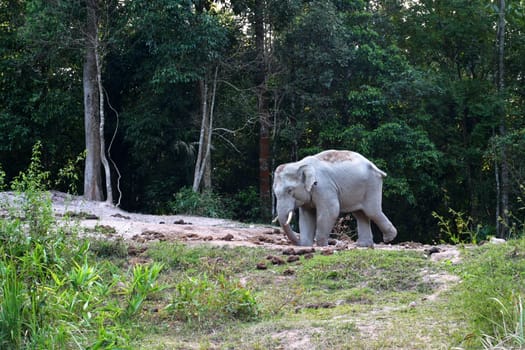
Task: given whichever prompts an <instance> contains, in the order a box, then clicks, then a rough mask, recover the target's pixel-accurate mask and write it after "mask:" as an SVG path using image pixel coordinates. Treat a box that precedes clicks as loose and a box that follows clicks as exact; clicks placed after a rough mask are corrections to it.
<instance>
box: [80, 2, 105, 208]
mask: <svg viewBox="0 0 525 350" xmlns="http://www.w3.org/2000/svg"><path fill="white" fill-rule="evenodd" d="M87 3H88V6H87V8H88V14H87V23H86V36H87V40H86V47H85V50H86V51H85V57H84V68H83V77H82V79H83V88H84V127H85V133H86V134H85V140H86V162H85V167H84V197H85V198H86V199H88V200H95V201H101V200H102V177H101V159H100V152H101V149H100V108H99V106H100V94H99V90H98V83H97V80H98V79H97V62H96V60H97V57H96V50H95V47H94V46H93V45H92V38H95V37H96V35H97V24H96V13H95V7H94V6H95V5H96V4H95V3H94V0H90V1H88V2H87Z"/></svg>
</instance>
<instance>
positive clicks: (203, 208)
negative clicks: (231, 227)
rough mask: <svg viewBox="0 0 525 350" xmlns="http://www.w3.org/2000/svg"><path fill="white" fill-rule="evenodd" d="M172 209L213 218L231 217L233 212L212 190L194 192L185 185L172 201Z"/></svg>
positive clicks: (175, 211)
mask: <svg viewBox="0 0 525 350" xmlns="http://www.w3.org/2000/svg"><path fill="white" fill-rule="evenodd" d="M169 206H170V208H171V210H172V211H173V212H174V213H176V214H186V215H198V216H206V217H212V218H230V217H231V213H230V211H229V210H228V206H227V205H225V204H224V202H223V199H222V198H221V197H220V196H219V195H218V194H216V193H214V192H212V191H208V190H206V191H203V192H202V193H198V192H194V191H193V190H192V189H191V188H189V187H183V188H182V189H181V190H180V191H179V192H177V193H176V194H175V199H174V200H173V201H172V202H171V203H170V205H169Z"/></svg>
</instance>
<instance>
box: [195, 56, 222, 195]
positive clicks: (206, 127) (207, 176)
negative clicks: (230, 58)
mask: <svg viewBox="0 0 525 350" xmlns="http://www.w3.org/2000/svg"><path fill="white" fill-rule="evenodd" d="M218 72H219V66H218V65H217V66H216V67H215V70H214V74H213V78H212V82H211V84H212V86H211V92H210V91H209V79H208V77H206V78H204V79H203V80H201V81H200V83H199V84H200V90H201V101H202V102H201V131H200V136H199V150H198V152H197V160H196V162H195V172H194V175H193V187H192V189H193V191H194V192H198V191H199V188H200V186H201V183H202V182H203V178H204V187H205V188H207V189H209V188H211V139H212V133H213V117H214V111H215V96H216V92H217V77H218Z"/></svg>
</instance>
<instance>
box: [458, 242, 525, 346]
mask: <svg viewBox="0 0 525 350" xmlns="http://www.w3.org/2000/svg"><path fill="white" fill-rule="evenodd" d="M463 256H464V262H463V263H462V264H460V265H458V266H456V267H455V270H456V272H457V273H458V274H459V275H460V276H461V279H462V281H463V282H462V283H461V284H460V285H459V290H458V292H457V294H455V296H456V298H455V300H456V302H457V303H458V307H457V308H458V309H460V310H464V312H465V314H466V315H468V321H469V322H470V333H469V335H468V336H466V341H465V342H466V344H465V345H466V346H467V347H473V348H479V347H481V346H483V345H487V346H488V344H489V343H492V344H497V343H500V342H508V341H510V340H512V341H515V340H517V339H523V338H522V334H523V306H522V305H523V304H522V300H523V296H524V295H525V284H523V271H525V238H521V239H519V240H510V241H507V243H506V244H501V245H493V244H485V245H483V246H478V247H471V248H468V249H465V250H464V253H463ZM511 348H512V347H511Z"/></svg>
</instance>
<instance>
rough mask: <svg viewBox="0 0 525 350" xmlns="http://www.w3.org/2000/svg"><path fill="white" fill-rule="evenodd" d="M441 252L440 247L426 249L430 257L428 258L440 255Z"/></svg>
mask: <svg viewBox="0 0 525 350" xmlns="http://www.w3.org/2000/svg"><path fill="white" fill-rule="evenodd" d="M440 251H441V249H439V248H438V247H435V246H434V247H430V248H428V249H425V253H426V254H427V255H428V256H431V255H432V254H434V253H439V252H440Z"/></svg>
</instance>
